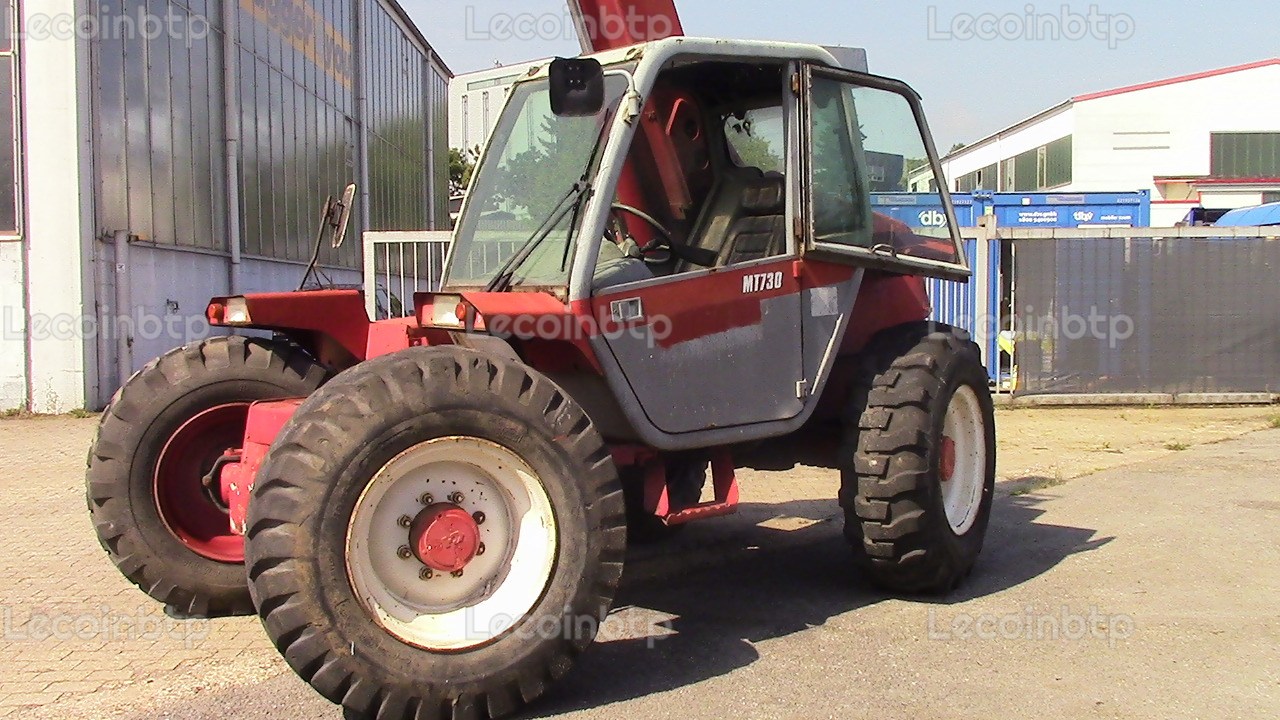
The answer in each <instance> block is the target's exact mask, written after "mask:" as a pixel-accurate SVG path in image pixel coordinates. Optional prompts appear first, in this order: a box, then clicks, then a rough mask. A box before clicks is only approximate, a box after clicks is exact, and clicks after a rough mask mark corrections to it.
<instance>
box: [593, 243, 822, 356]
mask: <svg viewBox="0 0 1280 720" xmlns="http://www.w3.org/2000/svg"><path fill="white" fill-rule="evenodd" d="M794 270H795V263H794V262H793V261H792V260H791V259H790V258H780V259H778V261H776V262H772V263H765V264H762V265H755V266H752V267H750V268H742V269H738V268H732V267H730V268H724V269H722V270H718V271H716V272H713V273H710V274H707V275H703V276H701V277H697V278H689V279H685V280H676V281H675V282H671V283H666V284H662V285H654V286H651V287H646V288H641V289H639V290H625V289H624V290H621V291H619V292H615V293H611V294H608V295H601V296H599V297H596V298H594V299H593V305H594V313H593V314H594V316H595V317H596V318H597V319H598V321H599V322H600V324H601V326H602V327H603V328H604V330H605V331H607V332H613V331H617V330H621V329H623V328H621V327H619V326H618V324H617V323H615V322H613V319H612V309H611V304H612V302H613V301H615V300H620V299H631V298H639V299H640V301H641V302H642V303H643V307H644V315H645V319H644V320H640V321H636V323H644V324H650V325H654V330H655V340H656V342H657V344H658V346H659V347H664V348H669V347H672V346H674V345H679V344H681V343H685V342H688V341H690V340H696V339H698V338H701V337H706V336H708V335H715V334H718V333H723V332H727V331H729V330H734V329H736V328H743V327H750V326H752V325H758V324H760V322H761V318H762V313H763V307H762V304H763V302H764V301H765V300H769V299H772V298H777V297H783V296H786V295H795V294H797V293H799V292H800V291H801V289H802V288H801V285H800V278H798V277H797V276H796V274H795V272H794ZM758 276H763V277H767V278H769V279H770V280H769V284H767V286H766V287H764V288H763V289H760V290H759V291H754V290H753V291H752V292H744V290H743V287H744V285H743V283H744V282H748V280H747V278H748V277H750V278H752V280H750V281H751V282H755V280H754V278H756V277H758ZM774 279H776V280H777V282H776V286H775V285H774V284H772V283H773V281H774ZM659 322H663V323H664V324H666V325H667V327H664V328H659V327H657V326H656V324H657V323H659ZM659 331H660V332H659Z"/></svg>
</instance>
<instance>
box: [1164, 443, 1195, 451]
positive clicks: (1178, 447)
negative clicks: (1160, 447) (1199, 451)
mask: <svg viewBox="0 0 1280 720" xmlns="http://www.w3.org/2000/svg"><path fill="white" fill-rule="evenodd" d="M1189 447H1191V446H1190V445H1188V444H1186V443H1180V442H1171V443H1165V444H1164V449H1165V450H1172V451H1173V452H1182V451H1183V450H1186V449H1187V448H1189Z"/></svg>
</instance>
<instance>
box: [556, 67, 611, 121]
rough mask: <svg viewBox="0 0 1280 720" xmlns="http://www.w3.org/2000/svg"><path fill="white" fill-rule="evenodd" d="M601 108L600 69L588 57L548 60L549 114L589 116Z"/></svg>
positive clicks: (601, 77) (602, 93)
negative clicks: (549, 63) (549, 84)
mask: <svg viewBox="0 0 1280 720" xmlns="http://www.w3.org/2000/svg"><path fill="white" fill-rule="evenodd" d="M602 109H604V68H603V67H602V66H601V65H600V61H598V60H593V59H591V58H581V59H568V58H556V59H555V60H552V61H551V112H552V113H554V114H555V115H556V116H557V117H590V116H592V115H596V114H598V113H599V112H600V111H601V110H602Z"/></svg>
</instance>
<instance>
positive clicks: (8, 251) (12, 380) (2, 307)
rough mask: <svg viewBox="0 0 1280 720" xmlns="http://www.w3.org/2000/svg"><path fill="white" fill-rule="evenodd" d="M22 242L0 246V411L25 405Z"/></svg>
mask: <svg viewBox="0 0 1280 720" xmlns="http://www.w3.org/2000/svg"><path fill="white" fill-rule="evenodd" d="M22 284H23V282H22V243H20V242H2V243H0V314H2V315H3V316H2V317H0V411H2V410H11V409H13V408H17V407H26V404H27V341H26V332H25V328H26V305H25V304H24V302H23V299H22Z"/></svg>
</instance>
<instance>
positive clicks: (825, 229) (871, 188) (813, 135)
mask: <svg viewBox="0 0 1280 720" xmlns="http://www.w3.org/2000/svg"><path fill="white" fill-rule="evenodd" d="M802 85H803V87H804V91H803V93H802V95H803V96H804V101H803V108H802V121H801V126H802V130H803V140H802V145H803V147H804V160H805V162H804V165H805V169H804V172H805V178H806V179H807V182H805V183H804V202H805V204H806V205H807V208H808V212H807V213H806V216H807V222H808V232H806V233H805V235H806V238H805V250H806V258H812V259H815V260H826V261H830V262H836V263H841V264H850V265H857V266H861V267H871V268H880V269H885V270H890V271H894V272H902V273H907V274H911V275H924V276H929V277H939V278H945V279H951V280H967V279H968V278H969V267H968V262H967V259H966V258H965V255H964V253H963V252H962V250H961V247H962V246H961V242H960V233H959V228H958V226H957V224H956V217H955V211H954V209H953V208H952V206H951V196H950V194H949V193H948V192H947V187H946V181H945V179H944V178H943V175H942V171H941V167H940V165H939V164H938V154H937V151H936V149H935V148H934V145H933V139H932V137H931V136H930V134H929V129H928V125H927V124H926V123H925V119H924V113H923V111H922V110H921V107H920V100H919V97H918V96H917V95H916V94H915V92H914V91H913V90H911V88H910V87H908V86H907V85H905V84H903V83H901V82H898V81H896V80H889V79H887V78H881V77H877V76H874V75H867V74H863V73H855V72H849V71H845V70H835V69H831V68H826V67H819V66H813V65H808V66H805V68H804V70H803V73H802ZM887 196H893V198H894V200H893V203H892V204H895V205H911V206H916V207H919V208H921V212H918V213H906V214H904V215H903V216H901V217H898V218H894V217H890V216H888V215H885V214H881V213H878V212H875V210H874V208H875V207H876V206H877V203H876V202H875V201H876V200H877V199H882V198H886V197H887Z"/></svg>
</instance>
